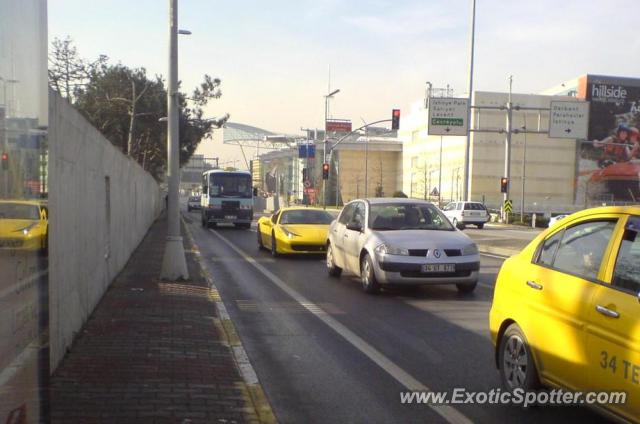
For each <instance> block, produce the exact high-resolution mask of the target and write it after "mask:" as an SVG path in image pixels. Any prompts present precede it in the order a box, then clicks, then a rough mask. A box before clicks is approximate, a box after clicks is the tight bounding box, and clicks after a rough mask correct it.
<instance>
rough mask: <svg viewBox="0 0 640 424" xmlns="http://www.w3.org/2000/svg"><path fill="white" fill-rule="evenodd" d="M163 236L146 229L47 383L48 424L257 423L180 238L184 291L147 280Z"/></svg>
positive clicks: (210, 292)
mask: <svg viewBox="0 0 640 424" xmlns="http://www.w3.org/2000/svg"><path fill="white" fill-rule="evenodd" d="M165 227H166V220H165V218H161V219H159V220H158V221H156V222H155V223H154V224H153V226H152V227H151V229H150V231H149V233H148V234H147V236H146V238H145V239H144V241H143V242H142V243H141V245H140V246H139V247H138V249H137V250H136V251H135V253H134V254H133V256H132V258H131V260H130V261H129V263H128V264H127V266H126V268H125V270H124V271H123V272H122V273H121V274H120V275H119V276H118V278H117V279H116V280H115V281H114V282H113V283H112V285H111V286H110V288H109V290H108V291H107V292H106V293H105V295H104V297H103V298H102V300H101V301H100V303H99V304H98V306H97V308H96V309H95V311H94V312H93V314H92V316H91V317H90V319H89V321H88V322H87V323H86V324H85V326H84V327H83V329H82V331H81V332H80V333H79V335H78V338H77V339H76V341H75V342H74V344H73V346H72V348H71V351H70V352H69V353H68V354H67V355H66V356H65V358H64V360H63V362H62V363H61V364H60V366H59V367H58V369H57V370H56V372H55V373H54V375H53V376H52V378H51V421H52V422H53V423H98V422H110V423H184V424H186V423H234V422H238V423H242V422H259V421H260V420H259V416H258V414H257V413H256V409H255V407H254V405H253V402H252V400H251V397H250V395H249V393H248V391H247V386H246V384H245V383H244V381H243V379H242V378H241V376H240V374H239V372H238V368H237V367H236V363H235V361H234V357H233V354H232V351H231V349H230V347H229V343H228V341H227V340H226V339H225V333H224V331H221V330H220V328H221V326H220V320H219V319H218V316H217V312H216V307H215V301H216V300H219V296H218V294H217V291H215V289H210V288H209V286H208V283H207V280H206V279H205V277H204V276H203V273H202V271H201V269H200V265H199V263H198V260H197V257H196V254H195V252H194V249H193V246H191V245H190V243H191V241H190V239H189V237H185V238H184V240H185V249H186V250H187V264H188V267H189V274H190V276H191V279H190V281H187V282H163V281H159V280H158V279H157V277H158V276H159V274H160V267H161V262H162V256H163V252H164V240H165V235H166V231H165ZM184 231H185V230H184V228H183V234H184Z"/></svg>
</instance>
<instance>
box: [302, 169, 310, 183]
mask: <svg viewBox="0 0 640 424" xmlns="http://www.w3.org/2000/svg"><path fill="white" fill-rule="evenodd" d="M308 179H309V172H308V171H307V168H302V181H307V180H308Z"/></svg>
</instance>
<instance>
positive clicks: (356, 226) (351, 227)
mask: <svg viewBox="0 0 640 424" xmlns="http://www.w3.org/2000/svg"><path fill="white" fill-rule="evenodd" d="M347 230H351V231H358V232H360V233H361V232H362V224H361V223H359V222H350V223H348V224H347Z"/></svg>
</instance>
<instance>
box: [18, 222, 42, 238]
mask: <svg viewBox="0 0 640 424" xmlns="http://www.w3.org/2000/svg"><path fill="white" fill-rule="evenodd" d="M36 225H37V224H31V225H28V226H26V227H24V228H20V229H19V230H16V231H15V232H16V233H22V234H23V235H25V236H28V235H29V231H31V230H32V229H33V227H35V226H36Z"/></svg>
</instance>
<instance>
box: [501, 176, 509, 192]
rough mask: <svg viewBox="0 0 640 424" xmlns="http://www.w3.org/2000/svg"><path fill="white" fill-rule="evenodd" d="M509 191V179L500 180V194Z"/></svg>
mask: <svg viewBox="0 0 640 424" xmlns="http://www.w3.org/2000/svg"><path fill="white" fill-rule="evenodd" d="M507 191H509V178H505V177H502V178H500V193H506V192H507Z"/></svg>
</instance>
